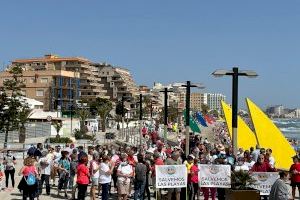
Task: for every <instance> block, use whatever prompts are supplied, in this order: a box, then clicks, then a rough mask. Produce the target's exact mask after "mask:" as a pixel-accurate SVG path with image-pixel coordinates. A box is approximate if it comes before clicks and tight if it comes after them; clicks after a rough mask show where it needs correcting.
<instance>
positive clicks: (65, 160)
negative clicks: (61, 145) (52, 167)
mask: <svg viewBox="0 0 300 200" xmlns="http://www.w3.org/2000/svg"><path fill="white" fill-rule="evenodd" d="M68 154H69V152H67V151H62V152H61V158H60V159H59V161H58V171H59V180H58V190H57V196H59V195H60V192H61V190H62V189H64V193H65V197H66V198H67V197H68V194H67V189H68V183H69V180H70V166H71V165H70V159H69V157H68Z"/></svg>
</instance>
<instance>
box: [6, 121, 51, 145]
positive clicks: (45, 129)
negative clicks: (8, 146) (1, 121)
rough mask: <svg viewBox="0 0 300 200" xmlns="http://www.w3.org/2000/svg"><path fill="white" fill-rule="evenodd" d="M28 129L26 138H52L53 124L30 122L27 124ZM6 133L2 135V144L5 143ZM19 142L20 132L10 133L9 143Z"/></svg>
mask: <svg viewBox="0 0 300 200" xmlns="http://www.w3.org/2000/svg"><path fill="white" fill-rule="evenodd" d="M25 128H26V138H36V137H50V135H51V123H50V122H38V123H35V122H29V123H26V124H25ZM4 140H5V133H4V132H1V133H0V143H4ZM18 141H19V131H18V130H15V131H9V132H8V138H7V142H8V143H12V142H18Z"/></svg>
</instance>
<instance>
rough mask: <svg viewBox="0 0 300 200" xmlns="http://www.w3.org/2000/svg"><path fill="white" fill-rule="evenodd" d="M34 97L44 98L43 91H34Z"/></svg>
mask: <svg viewBox="0 0 300 200" xmlns="http://www.w3.org/2000/svg"><path fill="white" fill-rule="evenodd" d="M36 96H37V97H43V96H44V90H37V91H36Z"/></svg>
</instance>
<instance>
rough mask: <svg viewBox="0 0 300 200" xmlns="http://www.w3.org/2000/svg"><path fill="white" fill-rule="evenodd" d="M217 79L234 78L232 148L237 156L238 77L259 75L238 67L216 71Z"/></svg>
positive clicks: (214, 74)
mask: <svg viewBox="0 0 300 200" xmlns="http://www.w3.org/2000/svg"><path fill="white" fill-rule="evenodd" d="M212 75H213V76H215V77H222V76H232V147H233V154H234V155H235V156H236V155H237V150H238V146H237V128H238V116H237V110H238V77H239V76H246V77H249V78H255V77H257V76H258V75H257V73H256V72H254V71H250V70H242V71H239V68H238V67H233V68H232V70H216V71H214V72H213V73H212Z"/></svg>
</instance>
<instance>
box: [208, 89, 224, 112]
mask: <svg viewBox="0 0 300 200" xmlns="http://www.w3.org/2000/svg"><path fill="white" fill-rule="evenodd" d="M204 95H205V96H206V98H207V105H208V107H209V109H210V110H217V111H218V112H219V113H222V106H221V101H226V96H225V95H223V94H219V93H204Z"/></svg>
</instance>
